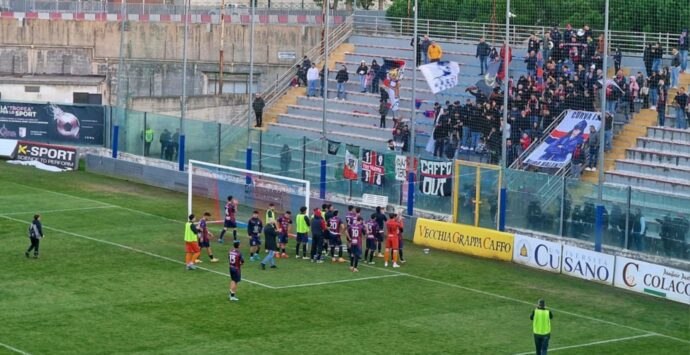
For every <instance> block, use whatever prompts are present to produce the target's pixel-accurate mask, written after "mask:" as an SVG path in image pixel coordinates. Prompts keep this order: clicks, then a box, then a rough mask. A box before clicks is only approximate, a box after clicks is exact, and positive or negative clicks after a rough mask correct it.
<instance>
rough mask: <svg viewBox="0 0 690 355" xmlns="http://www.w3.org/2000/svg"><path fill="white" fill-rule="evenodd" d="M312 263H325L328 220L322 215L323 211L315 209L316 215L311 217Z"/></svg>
mask: <svg viewBox="0 0 690 355" xmlns="http://www.w3.org/2000/svg"><path fill="white" fill-rule="evenodd" d="M309 227H310V228H311V262H312V263H313V262H317V263H319V264H321V263H323V256H322V255H321V252H322V251H323V237H324V233H325V231H326V220H324V219H323V216H322V215H321V210H319V209H318V208H315V209H314V214H313V215H312V217H311V223H310V225H309Z"/></svg>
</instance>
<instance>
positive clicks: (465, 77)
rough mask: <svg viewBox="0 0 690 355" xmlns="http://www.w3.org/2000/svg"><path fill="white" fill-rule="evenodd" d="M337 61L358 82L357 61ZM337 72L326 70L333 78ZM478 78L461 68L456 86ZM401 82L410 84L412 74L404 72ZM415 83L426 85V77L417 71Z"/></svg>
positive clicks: (352, 79)
mask: <svg viewBox="0 0 690 355" xmlns="http://www.w3.org/2000/svg"><path fill="white" fill-rule="evenodd" d="M338 63H339V64H345V65H346V66H347V70H348V73H349V74H350V81H357V82H359V75H358V74H357V72H356V71H357V68H358V67H359V62H357V61H355V60H345V61H338ZM367 66H369V63H367ZM338 69H340V67H338ZM337 74H338V72H337V71H333V70H331V71H329V72H328V78H329V79H335V77H336V75H337ZM479 79H481V76H479V75H478V73H473V72H468V71H466V70H461V71H460V73H459V74H458V83H459V84H458V86H460V85H463V83H466V84H467V85H474V84H475V83H476V82H477V80H479ZM380 82H381V80H379V83H380ZM402 82H403V83H405V85H408V84H407V83H409V85H412V74H410V73H407V74H405V76H404V77H403V79H402ZM417 85H422V87H426V85H427V83H426V79H424V76H423V75H422V74H421V73H419V72H418V73H417ZM463 89H464V88H463Z"/></svg>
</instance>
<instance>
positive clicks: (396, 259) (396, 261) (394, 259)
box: [393, 250, 398, 264]
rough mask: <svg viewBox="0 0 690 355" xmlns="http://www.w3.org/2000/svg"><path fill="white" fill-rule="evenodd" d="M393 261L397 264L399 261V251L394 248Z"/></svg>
mask: <svg viewBox="0 0 690 355" xmlns="http://www.w3.org/2000/svg"><path fill="white" fill-rule="evenodd" d="M393 263H395V264H397V263H398V251H397V250H393Z"/></svg>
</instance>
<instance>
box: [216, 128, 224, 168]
mask: <svg viewBox="0 0 690 355" xmlns="http://www.w3.org/2000/svg"><path fill="white" fill-rule="evenodd" d="M222 131H223V126H222V125H221V124H220V123H219V124H218V142H217V148H218V165H222V164H221V162H220V151H221V148H220V142H221V135H222Z"/></svg>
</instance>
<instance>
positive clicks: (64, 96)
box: [0, 83, 102, 104]
mask: <svg viewBox="0 0 690 355" xmlns="http://www.w3.org/2000/svg"><path fill="white" fill-rule="evenodd" d="M25 86H40V87H41V89H40V92H37V93H34V92H24V87H25ZM75 92H88V93H91V94H100V93H102V88H100V87H99V86H97V85H90V86H89V85H48V84H32V83H27V84H4V83H0V93H2V99H3V100H8V101H50V102H62V103H70V104H71V103H72V99H73V98H74V97H73V94H74V93H75Z"/></svg>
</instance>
